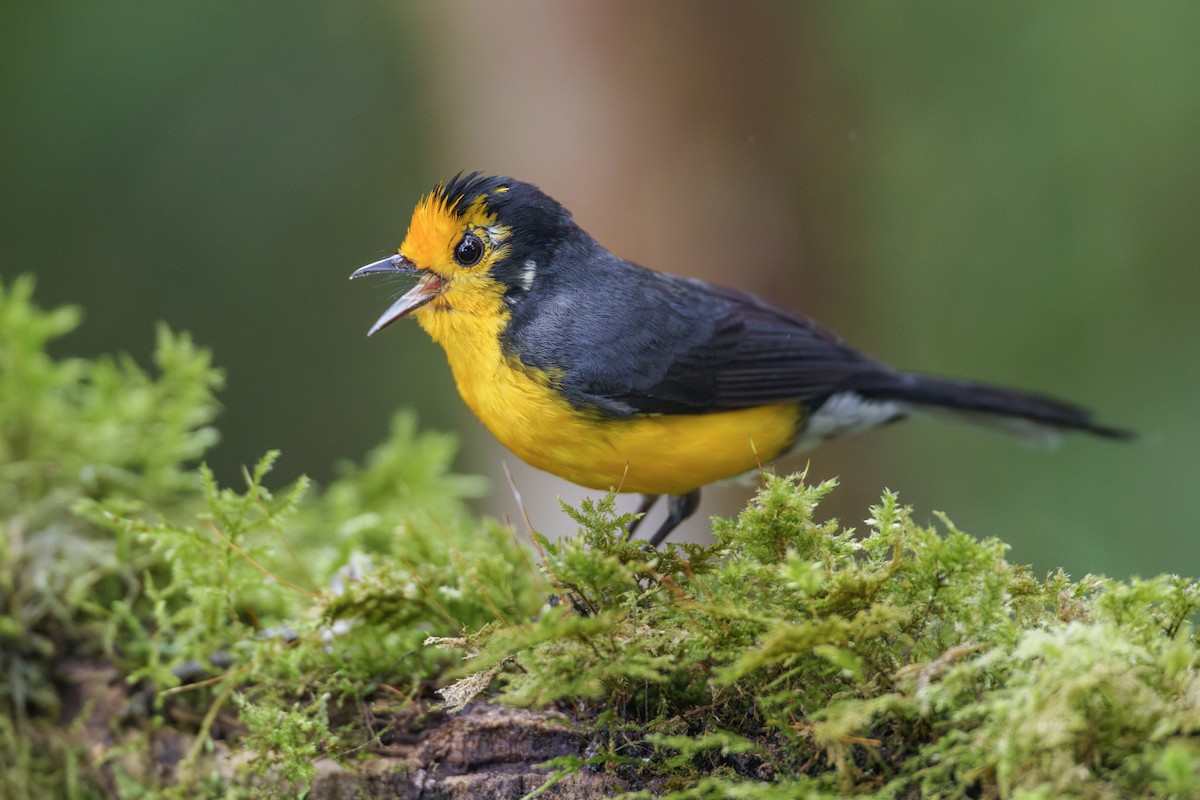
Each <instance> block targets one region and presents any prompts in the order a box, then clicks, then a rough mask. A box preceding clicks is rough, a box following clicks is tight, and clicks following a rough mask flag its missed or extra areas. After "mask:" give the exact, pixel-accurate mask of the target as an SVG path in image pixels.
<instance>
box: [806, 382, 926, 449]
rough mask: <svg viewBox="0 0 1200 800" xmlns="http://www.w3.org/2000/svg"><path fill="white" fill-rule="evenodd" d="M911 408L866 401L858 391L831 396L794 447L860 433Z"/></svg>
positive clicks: (901, 414) (895, 403)
mask: <svg viewBox="0 0 1200 800" xmlns="http://www.w3.org/2000/svg"><path fill="white" fill-rule="evenodd" d="M911 410H912V407H911V406H910V405H909V404H908V403H901V402H900V401H898V400H867V399H865V398H864V397H863V396H862V395H860V394H858V393H857V392H839V393H838V394H835V395H831V396H830V398H829V399H828V400H826V401H825V403H824V404H823V405H822V406H821V407H820V408H818V409H817V410H816V411H815V412H814V413H813V415H812V416H811V417H809V418H808V424H807V425H805V426H804V430H803V431H801V432H800V436H799V438H798V439H796V444H795V446H794V447H793V448H792V449H793V450H809V449H811V448H813V447H816V446H817V445H819V444H820V443H821V442H823V441H825V440H826V439H830V438H832V437H834V436H845V435H846V434H848V433H861V432H862V431H865V430H870V429H871V428H875V427H878V426H879V425H883V424H884V423H885V422H890V421H892V420H893V419H895V418H896V417H902V416H904V415H905V414H907V413H909V411H911Z"/></svg>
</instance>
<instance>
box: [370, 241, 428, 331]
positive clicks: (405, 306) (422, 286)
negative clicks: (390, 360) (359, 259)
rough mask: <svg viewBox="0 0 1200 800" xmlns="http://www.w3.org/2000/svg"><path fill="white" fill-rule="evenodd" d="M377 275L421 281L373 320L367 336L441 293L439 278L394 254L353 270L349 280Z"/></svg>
mask: <svg viewBox="0 0 1200 800" xmlns="http://www.w3.org/2000/svg"><path fill="white" fill-rule="evenodd" d="M377 273H388V274H395V273H399V274H401V275H420V276H421V279H420V280H419V281H417V285H416V286H414V287H413V288H411V289H409V290H408V291H407V292H405V293H404V294H403V295H402V296H401V297H400V298H399V299H398V300H396V302H394V303H392V305H391V306H390V307H389V308H388V310H387V311H385V312H383V314H382V316H380V317H379V319H377V320H375V324H374V325H372V326H371V330H369V331H367V336H370V335H371V334H373V333H375V332H376V331H381V330H383V329H384V328H386V327H387V326H388V325H391V324H392V323H393V322H395V321H396V320H398V319H401V318H402V317H405V316H408V315H409V314H411V313H412V312H413V311H416V310H417V309H418V308H420V307H421V306H423V305H425V304H426V303H428V302H429V301H430V300H432V299H434V298H435V297H437V296H438V294H440V293H441V291H442V286H443V283H444V282H443V281H442V279H441V278H440V277H438V276H437V275H435V274H434V273H432V272H429V271H427V270H422V269H419V268H418V267H417V265H416V264H414V263H413V262H412V261H410V260H409V259H408V258H405V257H404V256H403V255H401V254H396V255H394V256H390V257H388V258H385V259H383V260H382V261H376V262H375V263H374V264H367V265H366V266H365V267H360V268H359V269H356V270H354V273H353V274H351V276H350V278H351V280H353V279H354V278H361V277H362V276H363V275H375V274H377Z"/></svg>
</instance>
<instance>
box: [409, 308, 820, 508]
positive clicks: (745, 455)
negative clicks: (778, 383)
mask: <svg viewBox="0 0 1200 800" xmlns="http://www.w3.org/2000/svg"><path fill="white" fill-rule="evenodd" d="M430 311H432V312H433V313H429V314H422V315H421V316H420V317H419V320H420V322H421V325H422V327H424V328H425V329H426V330H427V331H428V332H429V333H430V334H431V335H432V336H433V338H434V339H435V340H436V341H438V342H439V343H440V344H442V346H443V347H444V348H445V350H446V355H447V357H448V358H449V361H450V367H451V370H452V371H453V373H454V379H455V383H456V384H457V385H458V391H459V393H460V394H461V395H462V398H463V400H464V401H465V402H466V404H467V405H468V406H469V407H470V409H471V410H472V411H473V412H475V415H476V416H477V417H479V419H480V420H482V421H483V424H484V425H486V426H487V428H488V430H490V431H491V432H492V434H493V435H494V436H495V437H496V438H497V439H499V440H500V442H501V443H502V444H503V445H504V446H505V447H507V448H508V449H510V450H512V451H513V453H515V454H516V455H517V456H518V457H520V458H521V459H522V460H523V461H526V462H528V463H529V464H532V465H533V466H535V467H537V468H539V469H543V470H545V471H546V472H550V473H553V474H555V475H558V476H560V477H562V478H566V479H567V480H569V481H571V482H572V483H577V484H579V485H581V486H586V487H588V488H591V489H602V490H608V489H618V490H619V491H622V492H641V493H645V494H684V493H686V492H689V491H691V490H692V489H696V488H699V487H701V486H704V485H706V484H709V483H712V482H713V481H718V480H721V479H723V478H728V477H730V476H733V475H737V474H740V473H743V472H746V471H749V470H752V469H754V468H755V467H756V466H758V465H759V464H765V463H766V462H768V461H770V460H771V459H773V458H775V456H777V455H779V454H780V453H781V452H783V451H784V450H785V449H787V448H788V447H789V446H790V445H791V444H792V442H793V440H794V438H795V434H796V431H797V429H798V425H799V422H800V408H799V406H798V405H797V404H795V403H789V404H783V405H771V406H761V407H758V408H748V409H742V410H738V411H726V412H718V413H712V414H695V415H677V414H671V415H653V416H638V417H633V418H630V419H611V418H606V417H602V416H600V415H598V414H593V413H587V412H582V411H579V410H577V409H575V408H573V407H572V406H571V405H570V404H569V403H568V402H567V401H566V400H564V399H563V398H562V396H561V395H560V394H558V393H557V392H556V391H555V390H554V389H553V388H552V385H551V380H550V377H549V376H546V375H539V374H537V373H533V372H531V371H529V370H527V369H525V368H523V367H521V366H520V365H519V364H513V363H511V362H510V361H508V360H507V359H506V358H505V356H504V355H503V354H502V353H501V352H500V347H499V341H498V338H497V334H498V333H499V330H498V327H499V326H498V325H497V326H496V328H494V329H493V330H494V331H495V332H494V333H493V332H491V331H486V330H483V329H482V328H483V326H479V327H476V326H462V325H454V326H453V327H451V326H450V325H448V324H446V323H447V322H449V320H448V319H447V317H448V316H449V315H448V314H447V312H443V311H441V310H440V309H439V310H434V309H432V308H431V309H430ZM453 313H454V312H449V314H453ZM499 322H500V320H497V323H499ZM489 327H490V326H489Z"/></svg>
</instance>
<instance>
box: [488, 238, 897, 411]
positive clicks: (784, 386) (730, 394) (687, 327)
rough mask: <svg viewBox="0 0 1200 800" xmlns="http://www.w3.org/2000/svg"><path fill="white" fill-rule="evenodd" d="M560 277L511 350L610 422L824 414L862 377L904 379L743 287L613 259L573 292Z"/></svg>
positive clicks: (534, 307) (523, 323) (514, 326)
mask: <svg viewBox="0 0 1200 800" xmlns="http://www.w3.org/2000/svg"><path fill="white" fill-rule="evenodd" d="M605 255H608V254H607V253H605ZM553 277H554V276H553V275H542V274H539V281H538V283H539V286H538V288H537V289H536V290H535V292H534V293H533V294H531V296H530V298H527V300H528V301H532V302H522V303H521V304H520V305H519V306H518V307H517V309H516V311H515V313H514V317H513V321H512V323H511V324H510V326H509V329H508V331H507V332H506V339H507V340H508V342H507V343H508V345H509V352H510V353H513V354H518V353H519V354H520V358H521V360H522V361H523V362H524V363H526V364H527V365H529V366H533V367H538V368H541V369H549V370H551V371H552V372H555V373H558V374H560V375H562V389H563V391H564V393H566V395H567V396H568V398H569V399H571V401H572V402H574V403H575V404H576V405H580V406H590V407H592V408H594V409H598V410H600V411H601V412H602V413H606V414H609V415H614V416H630V415H633V414H697V413H705V412H711V411H727V410H733V409H739V408H749V407H752V406H759V405H764V404H768V403H781V402H796V401H799V402H803V403H806V404H808V405H810V406H816V405H819V404H820V403H821V402H823V401H824V400H825V399H826V398H828V397H829V396H830V395H831V394H833V393H835V392H836V391H838V390H839V389H840V388H842V387H843V386H845V385H846V383H847V381H851V380H853V379H855V377H856V376H858V377H862V376H865V375H879V373H884V374H895V373H894V372H893V371H892V370H890V369H888V368H887V367H885V366H883V365H882V364H880V363H879V362H876V361H873V360H871V359H869V358H867V357H866V356H863V355H861V354H860V353H858V352H856V351H855V350H853V349H851V348H850V347H847V346H846V345H844V344H842V343H841V342H840V341H839V340H838V339H837V338H836V337H835V336H833V335H832V334H830V333H829V332H827V331H825V330H824V329H823V328H820V327H819V326H817V325H816V324H815V323H813V322H812V321H810V320H808V319H806V318H804V317H801V316H799V315H796V314H793V313H791V312H789V311H786V310H784V309H781V308H778V307H776V306H772V305H770V304H768V303H765V302H763V301H762V300H759V299H758V298H756V297H754V296H752V295H749V294H745V293H743V292H739V291H736V290H733V289H726V288H722V287H717V286H711V285H708V284H705V283H702V282H700V281H696V280H689V279H685V278H677V277H674V276H670V275H664V274H661V273H656V272H651V271H649V270H644V269H642V268H640V267H636V266H635V265H632V264H629V263H627V262H622V261H620V260H619V259H616V258H615V257H613V256H608V258H606V259H600V260H598V261H597V260H593V261H592V265H591V268H590V269H589V270H588V273H587V275H586V276H584V277H583V278H582V279H581V277H580V276H579V275H577V274H576V275H574V276H573V279H572V281H571V282H570V283H569V284H566V283H561V284H560V283H559V282H557V281H555V280H554V279H553ZM527 309H528V310H529V311H530V312H536V313H524V314H523V313H522V312H523V311H525V310H527Z"/></svg>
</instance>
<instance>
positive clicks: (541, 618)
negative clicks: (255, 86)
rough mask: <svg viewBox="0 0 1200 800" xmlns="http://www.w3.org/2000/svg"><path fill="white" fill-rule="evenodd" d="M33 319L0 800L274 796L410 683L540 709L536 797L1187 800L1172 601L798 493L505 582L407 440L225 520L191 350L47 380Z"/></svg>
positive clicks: (84, 366) (5, 434) (201, 364)
mask: <svg viewBox="0 0 1200 800" xmlns="http://www.w3.org/2000/svg"><path fill="white" fill-rule="evenodd" d="M31 293H32V281H30V280H29V279H22V280H19V281H17V282H15V283H14V284H12V285H11V286H9V287H7V288H6V287H3V286H0V477H2V480H0V512H2V513H0V796H3V797H5V798H10V797H11V798H34V797H44V796H74V797H89V796H113V795H116V796H138V797H144V796H148V795H177V796H181V797H182V796H188V797H193V796H211V797H236V796H239V795H245V794H254V795H260V796H261V795H269V796H273V795H276V794H286V795H295V794H297V793H302V792H303V791H304V790H305V787H306V786H308V785H309V784H310V783H311V781H312V780H313V776H314V773H315V770H316V766H315V763H314V762H315V761H316V760H317V759H321V758H324V759H333V760H335V761H339V762H341V763H342V764H343V765H345V767H346V768H347V769H354V768H355V765H356V764H357V763H359V762H360V761H361V760H363V759H368V758H370V757H372V755H374V754H378V753H379V752H380V751H382V750H385V749H386V744H387V742H388V741H390V740H391V733H392V731H393V729H397V730H398V729H400V728H403V732H404V733H405V734H406V735H408V734H411V733H412V731H413V730H415V729H416V728H419V727H420V725H421V719H422V717H423V715H424V714H426V713H431V712H430V711H429V709H430V706H431V704H432V702H433V701H434V696H433V692H434V690H435V689H437V688H438V687H440V688H441V693H442V697H443V699H444V700H445V701H446V703H447V704H448V705H449V706H451V707H453V708H457V707H462V706H463V705H466V704H468V703H472V702H477V701H482V700H485V699H486V700H488V701H490V702H496V701H499V702H504V703H510V704H519V705H528V706H554V707H557V708H558V709H560V710H561V711H563V712H565V713H567V714H568V715H569V716H571V717H572V718H573V719H574V720H575V722H576V724H577V726H578V728H579V730H582V731H585V732H586V738H587V740H588V741H589V744H588V746H587V747H586V749H581V750H579V754H578V755H574V756H567V757H562V758H559V759H556V760H555V761H554V762H553V763H552V764H551V768H552V769H554V770H557V772H555V773H554V774H553V775H552V776H551V777H550V780H551V782H553V781H555V780H558V779H561V778H562V777H563V776H564V775H566V774H567V773H569V772H571V771H579V770H584V769H587V770H607V771H610V772H611V773H613V774H614V775H616V776H618V777H619V778H620V779H622V780H623V781H624V782H625V784H626V785H627V786H630V787H634V788H636V789H637V791H635V792H632V793H631V794H630V795H628V796H631V797H651V796H661V797H670V798H718V797H749V798H758V797H761V798H783V797H847V796H861V797H877V798H907V797H918V796H919V797H935V798H958V797H1014V798H1016V797H1021V798H1033V797H1114V798H1116V797H1129V796H1139V797H1164V798H1165V797H1187V796H1200V735H1198V734H1200V677H1198V675H1200V673H1198V670H1197V668H1198V666H1200V650H1198V648H1197V645H1198V641H1197V637H1196V634H1195V631H1194V628H1193V622H1194V620H1195V617H1196V612H1197V609H1198V608H1200V585H1198V584H1197V583H1196V582H1195V581H1192V580H1185V579H1182V578H1178V577H1168V576H1164V577H1159V578H1154V579H1151V580H1132V581H1127V582H1120V581H1110V580H1106V579H1103V578H1097V577H1091V576H1089V577H1085V578H1084V579H1083V580H1082V581H1079V582H1073V581H1071V580H1070V579H1069V578H1068V577H1067V576H1066V575H1063V574H1062V573H1056V574H1051V575H1049V576H1046V577H1045V578H1038V577H1035V576H1033V575H1031V574H1030V572H1029V570H1028V569H1026V568H1024V567H1021V566H1019V565H1015V564H1012V563H1010V562H1009V561H1008V560H1007V559H1006V547H1005V545H1003V544H1002V543H1001V542H999V541H996V540H993V539H988V540H982V541H980V540H976V539H974V538H972V537H970V536H968V535H966V534H964V533H962V532H961V531H958V530H957V529H955V528H954V526H953V525H952V524H951V523H950V522H949V521H948V520H946V519H945V518H942V520H941V527H942V530H940V531H939V530H934V529H932V528H930V527H925V526H921V525H917V524H916V523H914V522H913V520H912V518H911V515H910V512H909V510H908V509H906V508H905V507H903V506H902V505H901V504H900V503H899V501H898V500H897V498H896V497H895V495H893V494H891V493H887V494H885V495H884V497H883V498H882V500H881V502H880V504H879V505H878V506H877V507H875V508H873V509H871V512H870V519H868V520H867V523H866V530H865V531H862V532H856V531H854V530H851V529H847V528H843V527H842V526H841V525H839V524H838V523H837V522H836V521H834V520H822V519H820V515H819V513H818V506H819V503H820V501H821V500H822V498H823V497H824V496H825V495H826V494H827V493H828V492H829V491H831V490H832V488H833V485H832V483H824V484H820V485H817V486H810V485H806V484H805V483H804V481H803V479H802V476H792V477H790V478H780V477H776V476H773V475H766V476H764V478H763V486H762V488H761V490H760V492H759V493H758V495H757V496H756V497H755V499H754V500H753V501H752V502H751V504H750V505H749V506H748V507H747V509H746V510H745V511H744V512H743V513H742V514H741V515H739V516H738V517H737V518H736V519H730V520H715V521H714V534H715V536H716V543H715V544H714V545H712V546H709V547H701V546H696V545H672V546H669V547H667V548H666V549H665V550H663V551H661V552H657V551H652V550H648V549H646V548H645V547H644V545H643V544H642V543H641V542H637V541H633V542H629V541H626V539H625V537H624V533H623V531H624V528H625V526H626V525H627V524H628V522H629V521H630V518H629V517H628V516H620V515H617V514H616V513H615V512H614V505H613V502H612V498H611V497H609V498H605V499H603V500H601V501H598V502H589V503H584V504H583V505H582V506H581V507H580V508H579V509H569V508H568V509H566V511H567V513H568V515H569V516H570V518H571V519H572V520H573V521H574V523H575V527H576V528H577V532H576V533H575V535H573V536H571V537H569V538H566V539H563V540H558V541H551V540H550V539H549V538H546V537H542V536H540V535H536V534H535V535H534V537H533V539H534V545H535V547H534V551H531V550H530V549H528V548H525V547H522V546H521V545H519V544H518V543H517V541H516V537H515V536H514V535H513V533H512V532H511V531H510V530H508V529H506V528H504V527H501V526H499V525H497V524H495V523H491V522H486V521H479V520H477V519H475V518H474V517H473V516H472V515H471V514H470V513H469V512H468V510H467V508H466V506H465V500H466V499H468V498H470V497H472V496H475V495H477V494H479V493H480V492H481V491H482V489H483V487H482V485H481V484H480V482H479V481H478V479H475V478H469V477H464V476H458V475H454V474H452V473H451V472H450V470H449V466H448V465H449V463H450V460H451V458H452V456H453V453H454V444H453V441H452V440H450V439H448V438H447V437H444V436H437V435H431V434H421V433H418V432H417V429H416V425H415V422H414V421H413V419H412V418H411V417H410V416H408V415H403V414H402V415H399V416H398V417H397V418H396V420H395V422H394V424H393V428H392V431H391V435H390V437H389V438H388V440H387V441H385V442H384V443H383V444H381V445H380V447H379V448H378V449H377V450H376V451H374V452H373V453H371V454H370V455H369V456H368V457H367V459H366V462H365V464H363V465H361V466H358V465H346V466H345V467H344V468H343V470H342V474H341V477H340V478H339V479H338V480H337V481H336V482H334V483H333V484H332V485H330V486H329V487H326V488H324V489H323V490H318V489H316V488H314V487H311V486H309V484H308V482H307V481H304V480H301V481H298V482H296V483H294V484H292V485H290V486H285V487H281V488H271V487H269V486H268V485H267V482H268V479H269V477H270V468H271V465H272V463H273V459H274V456H273V455H272V454H268V455H267V456H265V457H264V458H263V459H262V460H261V461H260V462H259V463H258V464H257V465H255V467H254V468H253V469H249V470H247V472H246V475H245V480H244V486H242V487H240V488H239V489H237V490H234V489H231V488H229V487H224V486H220V485H218V483H217V482H216V481H215V479H214V478H213V476H212V474H211V473H210V472H209V471H208V470H207V469H206V468H204V466H203V465H202V464H199V463H198V462H199V459H200V458H201V457H202V456H203V453H204V451H205V449H206V448H207V447H208V446H209V445H211V443H212V442H213V441H215V433H214V431H213V428H212V420H213V418H214V415H215V413H216V410H217V403H216V400H215V397H214V391H215V390H216V389H217V388H218V387H219V384H220V374H219V373H218V372H217V371H215V370H214V369H213V368H212V366H211V360H210V357H209V355H208V353H207V352H205V351H204V350H202V349H200V348H197V347H196V346H194V345H193V344H192V343H191V341H190V340H189V339H188V338H187V337H186V336H183V335H179V334H174V333H171V332H170V331H168V330H167V329H166V328H162V329H160V331H159V333H158V339H157V347H156V355H155V371H154V373H153V374H151V373H148V372H145V371H143V370H142V369H140V368H139V367H138V366H136V365H135V364H134V363H133V362H132V361H130V360H129V359H127V358H114V359H100V360H97V361H82V360H65V361H61V360H54V359H51V358H50V357H49V356H47V355H46V353H45V345H46V343H47V342H48V341H50V340H51V339H53V338H54V337H56V336H61V335H63V334H65V333H66V332H68V331H69V330H70V329H71V328H72V327H73V326H74V325H75V324H76V323H77V321H78V313H77V312H75V311H73V310H70V309H67V310H59V311H53V312H45V311H42V310H40V309H37V308H36V306H34V305H33V304H32V302H31V299H30V298H31ZM579 738H580V736H579V733H578V732H576V733H575V734H574V740H575V741H577V740H578V739H579ZM555 752H563V750H561V749H559V750H556V751H555ZM213 753H218V754H236V755H238V756H240V758H239V759H236V760H234V761H229V760H228V759H214V758H212V757H211V755H212V754H213ZM221 765H225V766H221ZM605 785H608V784H605ZM549 791H553V789H549Z"/></svg>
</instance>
